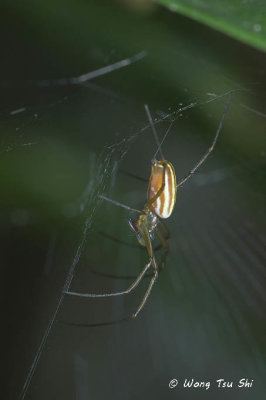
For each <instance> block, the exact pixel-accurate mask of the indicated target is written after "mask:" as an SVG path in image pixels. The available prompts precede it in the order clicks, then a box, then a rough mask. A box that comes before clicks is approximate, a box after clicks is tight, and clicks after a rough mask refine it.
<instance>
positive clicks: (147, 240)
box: [65, 93, 232, 318]
mask: <svg viewBox="0 0 266 400" xmlns="http://www.w3.org/2000/svg"><path fill="white" fill-rule="evenodd" d="M231 97H232V93H230V94H229V95H228V98H227V102H226V105H225V108H224V111H223V114H222V117H221V120H220V123H219V126H218V128H217V131H216V134H215V136H214V139H213V141H212V144H211V147H209V149H208V150H207V151H206V152H205V153H204V155H203V156H202V158H201V159H200V160H199V162H198V163H197V164H196V165H195V166H194V167H193V168H192V169H191V170H190V172H189V173H188V175H187V176H185V178H183V179H181V180H180V181H179V182H178V183H177V181H176V174H175V169H174V167H173V165H172V163H170V162H169V161H167V160H166V159H165V157H164V156H163V152H162V150H161V145H162V143H163V141H164V140H165V138H166V136H167V134H168V132H169V130H170V128H171V125H170V126H169V128H168V130H167V132H166V133H165V135H164V137H163V140H162V141H161V143H159V140H158V135H157V132H156V129H155V126H154V123H153V120H152V117H151V114H150V111H149V107H148V106H147V105H145V106H144V107H145V111H146V113H147V116H148V119H149V123H150V125H151V129H152V131H153V134H154V137H155V140H156V142H157V146H158V148H157V151H156V153H155V155H154V157H153V159H152V160H151V174H150V179H149V183H148V191H147V201H146V203H145V205H144V207H143V209H142V210H141V211H140V210H137V209H135V208H132V207H129V206H127V205H125V204H122V203H119V202H117V201H115V200H112V199H110V198H108V197H106V196H103V195H100V196H99V197H100V198H101V199H103V200H106V201H108V202H110V203H113V204H114V205H116V206H119V207H122V208H125V209H126V210H129V211H133V212H135V213H138V214H139V216H138V218H137V219H136V220H134V221H132V220H129V225H130V227H131V229H132V230H133V231H134V232H135V234H136V237H137V239H138V242H139V244H140V245H141V246H144V247H146V250H147V253H148V256H149V260H148V262H147V264H146V265H145V266H144V268H143V269H142V271H141V272H140V274H139V275H138V276H137V277H136V279H135V280H134V282H133V283H132V284H131V285H130V286H129V287H128V288H127V289H126V290H123V291H121V292H114V293H101V294H94V293H79V292H72V291H66V292H65V294H68V295H71V296H79V297H93V298H96V297H112V296H121V295H125V294H128V293H130V292H132V291H133V290H134V289H135V288H136V287H137V286H138V284H139V283H140V281H141V280H142V278H143V277H144V276H145V274H146V272H147V271H148V269H149V268H150V267H151V266H152V275H151V279H150V283H149V285H148V288H147V290H146V292H145V294H144V297H143V299H142V300H141V302H140V304H139V306H138V308H137V310H136V311H135V313H133V314H131V317H130V318H136V316H137V315H138V314H139V312H140V311H141V310H142V308H143V306H144V305H145V303H146V301H147V299H148V297H149V295H150V293H151V290H152V288H153V285H154V283H155V281H156V280H157V278H158V274H159V271H160V270H161V268H162V266H163V265H164V263H165V261H166V257H167V253H168V244H167V239H168V232H167V229H166V228H165V226H164V225H163V223H162V221H161V219H167V218H169V217H170V216H171V214H172V212H173V209H174V206H175V203H176V194H177V188H178V187H180V186H181V185H183V184H184V183H185V182H187V181H188V179H190V178H191V177H192V175H193V174H194V173H195V172H196V171H197V169H198V168H199V167H200V166H201V165H202V164H203V162H204V161H205V160H206V158H207V157H208V156H209V155H210V153H211V152H212V151H213V149H214V147H215V145H216V142H217V139H218V136H219V134H220V131H221V129H222V126H223V123H224V119H225V116H226V113H227V111H228V108H229V104H230V100H231ZM159 152H160V155H161V159H160V160H157V159H156V158H155V157H156V155H157V154H158V153H159ZM154 234H155V235H156V236H157V238H158V239H159V241H160V244H161V246H160V247H162V248H163V249H164V256H163V258H162V260H161V262H160V263H159V265H158V264H157V261H156V258H155V255H154V248H153V246H152V240H153V237H154Z"/></svg>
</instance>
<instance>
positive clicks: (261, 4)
mask: <svg viewBox="0 0 266 400" xmlns="http://www.w3.org/2000/svg"><path fill="white" fill-rule="evenodd" d="M156 1H157V2H158V3H161V4H163V5H164V6H166V7H168V8H170V10H172V11H176V12H178V13H180V14H183V15H185V16H187V17H189V18H193V19H194V20H196V21H198V22H203V23H204V24H206V25H208V26H210V27H212V28H214V29H217V30H219V31H221V32H223V33H226V34H227V35H229V36H232V37H233V38H235V39H238V40H240V41H242V42H244V43H247V44H249V45H251V46H253V47H256V48H257V49H260V50H264V51H266V2H265V0H223V1H221V0H156Z"/></svg>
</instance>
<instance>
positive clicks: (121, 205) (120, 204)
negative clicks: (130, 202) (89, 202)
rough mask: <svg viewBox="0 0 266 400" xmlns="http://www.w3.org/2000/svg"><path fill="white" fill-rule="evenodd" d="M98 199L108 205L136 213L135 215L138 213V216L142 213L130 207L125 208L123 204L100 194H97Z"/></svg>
mask: <svg viewBox="0 0 266 400" xmlns="http://www.w3.org/2000/svg"><path fill="white" fill-rule="evenodd" d="M98 197H100V199H102V200H105V201H109V203H112V204H114V205H115V206H118V207H122V208H125V209H126V210H128V211H133V212H136V213H139V214H142V213H143V212H142V211H140V210H137V209H136V208H132V207H129V206H126V205H125V204H122V203H119V202H118V201H115V200H112V199H110V198H109V197H106V196H104V195H102V194H99V196H98Z"/></svg>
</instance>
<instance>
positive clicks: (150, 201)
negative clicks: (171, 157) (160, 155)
mask: <svg viewBox="0 0 266 400" xmlns="http://www.w3.org/2000/svg"><path fill="white" fill-rule="evenodd" d="M161 162H162V163H164V166H163V168H164V170H163V181H162V185H161V187H160V189H159V190H158V192H157V193H155V195H154V196H153V197H152V198H151V199H150V200H148V201H147V203H146V205H148V207H149V208H150V206H151V205H152V203H154V202H155V201H156V200H157V199H158V197H160V196H161V194H162V192H163V190H164V188H165V166H166V164H167V161H164V160H161Z"/></svg>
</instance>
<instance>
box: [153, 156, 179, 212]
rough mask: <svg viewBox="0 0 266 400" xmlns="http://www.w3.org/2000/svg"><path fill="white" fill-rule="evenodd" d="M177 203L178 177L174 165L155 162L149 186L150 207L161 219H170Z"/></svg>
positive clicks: (165, 162) (167, 162)
mask: <svg viewBox="0 0 266 400" xmlns="http://www.w3.org/2000/svg"><path fill="white" fill-rule="evenodd" d="M163 179H164V188H163V190H162V193H161V194H160V195H159V196H158V198H157V199H156V200H155V201H153V202H152V203H151V200H152V198H154V196H155V195H156V194H157V193H158V191H159V190H160V188H161V187H162V186H163ZM175 202H176V176H175V170H174V167H173V165H172V164H171V163H170V162H169V161H166V160H161V161H156V160H155V161H153V162H152V167H151V176H150V180H149V186H148V206H149V208H150V209H151V210H152V211H153V212H154V213H155V214H156V215H157V216H158V217H160V218H168V217H170V215H171V214H172V212H173V209H174V206H175Z"/></svg>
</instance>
